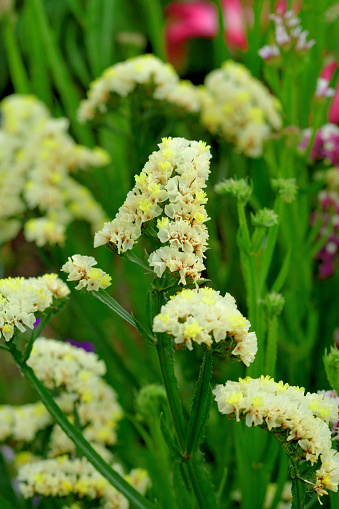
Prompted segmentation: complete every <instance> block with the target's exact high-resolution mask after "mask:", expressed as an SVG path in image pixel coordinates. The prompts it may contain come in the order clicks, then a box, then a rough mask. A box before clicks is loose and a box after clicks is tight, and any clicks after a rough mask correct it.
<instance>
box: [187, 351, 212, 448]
mask: <svg viewBox="0 0 339 509" xmlns="http://www.w3.org/2000/svg"><path fill="white" fill-rule="evenodd" d="M212 362H213V357H212V353H211V352H209V351H208V350H205V352H204V357H203V361H202V363H201V367H200V372H199V377H198V380H197V384H196V389H195V394H194V398H193V404H192V409H191V415H190V418H189V424H188V431H187V438H186V454H187V456H191V454H192V453H193V452H194V450H195V449H196V447H197V445H198V443H199V439H200V436H201V433H202V431H203V428H204V425H205V422H206V419H207V417H208V413H209V408H210V403H211V386H210V380H211V376H212Z"/></svg>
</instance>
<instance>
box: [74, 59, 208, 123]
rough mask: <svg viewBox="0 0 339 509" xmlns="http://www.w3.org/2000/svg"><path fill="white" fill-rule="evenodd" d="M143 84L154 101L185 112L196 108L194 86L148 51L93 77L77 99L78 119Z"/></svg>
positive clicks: (103, 109)
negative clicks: (181, 78)
mask: <svg viewBox="0 0 339 509" xmlns="http://www.w3.org/2000/svg"><path fill="white" fill-rule="evenodd" d="M138 86H139V87H140V86H143V87H144V88H145V89H146V90H148V92H149V93H148V95H149V96H150V97H152V98H153V99H154V100H156V101H167V102H170V103H174V104H175V105H178V106H179V107H180V108H183V109H184V110H186V111H188V112H193V111H197V110H199V107H200V106H199V101H198V97H197V91H196V88H195V87H194V86H193V85H192V84H191V83H190V82H186V81H184V82H183V81H181V80H180V79H179V76H178V75H177V73H176V72H175V70H174V68H173V67H172V66H171V65H170V64H168V63H164V62H162V61H161V60H159V58H157V57H155V56H154V55H151V54H146V55H140V56H138V57H135V58H130V59H128V60H126V61H125V62H119V63H118V64H115V65H113V66H112V67H109V68H108V69H106V70H105V71H104V72H103V74H102V76H100V78H98V79H96V80H95V81H93V82H92V83H91V85H90V89H89V91H88V93H87V99H85V100H84V101H82V102H81V103H80V107H79V110H78V118H79V121H80V122H82V123H84V122H86V121H88V120H91V119H93V118H94V117H95V115H96V113H98V112H100V113H105V112H106V111H107V103H108V101H109V100H110V99H119V98H121V97H126V96H128V95H129V94H131V93H132V92H134V91H135V90H136V89H137V87H138Z"/></svg>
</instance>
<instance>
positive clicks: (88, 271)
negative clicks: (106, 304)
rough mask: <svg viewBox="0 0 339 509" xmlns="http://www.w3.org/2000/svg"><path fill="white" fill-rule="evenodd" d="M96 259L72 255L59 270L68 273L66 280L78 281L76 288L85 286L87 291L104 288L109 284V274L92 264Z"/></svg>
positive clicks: (95, 262)
mask: <svg viewBox="0 0 339 509" xmlns="http://www.w3.org/2000/svg"><path fill="white" fill-rule="evenodd" d="M96 264H97V261H96V259H95V258H93V256H82V255H78V254H76V255H73V256H72V257H69V258H68V262H66V263H65V264H64V265H63V266H62V267H61V270H62V271H64V272H67V273H68V277H67V281H79V283H78V285H77V286H76V287H75V288H76V290H81V289H82V288H85V289H86V290H89V291H92V290H94V291H96V292H97V291H98V290H99V289H100V288H101V289H105V288H107V287H108V286H110V284H111V280H112V278H111V276H109V275H108V274H107V273H106V272H104V271H103V270H101V269H98V268H96V267H93V265H96Z"/></svg>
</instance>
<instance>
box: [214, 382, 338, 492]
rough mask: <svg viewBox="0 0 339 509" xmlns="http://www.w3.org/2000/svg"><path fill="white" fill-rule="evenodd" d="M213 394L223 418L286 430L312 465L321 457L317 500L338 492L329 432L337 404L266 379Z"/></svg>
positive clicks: (222, 388)
mask: <svg viewBox="0 0 339 509" xmlns="http://www.w3.org/2000/svg"><path fill="white" fill-rule="evenodd" d="M213 394H214V396H215V400H216V402H217V404H218V408H219V411H220V412H221V413H222V414H234V416H235V418H236V420H237V421H239V420H240V418H241V417H244V419H245V422H246V425H247V426H252V425H254V426H259V425H260V426H267V429H268V430H269V431H272V430H273V431H277V432H280V431H281V429H282V430H288V436H287V442H290V441H293V442H294V443H297V444H298V445H299V447H300V453H301V454H302V455H303V457H304V458H305V460H307V461H310V462H311V464H312V465H313V464H314V463H316V462H317V460H318V458H319V457H320V461H321V466H320V468H319V469H318V470H317V471H316V479H315V483H314V484H313V489H314V490H315V491H316V492H317V494H318V496H320V495H324V494H328V492H327V491H326V490H332V491H337V490H338V482H339V455H338V454H337V453H336V451H335V450H333V449H332V448H331V444H332V442H331V431H330V429H329V422H330V421H333V420H335V419H337V418H338V406H337V404H336V402H334V401H333V400H331V399H330V398H327V397H326V396H324V395H322V394H312V393H307V394H305V390H304V389H303V388H299V387H293V386H289V385H288V384H284V383H283V382H282V381H280V382H278V383H277V382H275V381H274V380H273V379H272V378H270V377H269V376H267V377H264V376H261V377H260V378H258V379H252V378H250V377H246V378H245V379H241V378H239V382H233V381H228V382H226V384H225V385H217V387H216V388H215V389H214V391H213Z"/></svg>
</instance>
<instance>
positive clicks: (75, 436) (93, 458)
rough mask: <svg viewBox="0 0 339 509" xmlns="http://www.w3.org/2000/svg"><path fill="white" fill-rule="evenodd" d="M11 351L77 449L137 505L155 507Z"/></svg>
mask: <svg viewBox="0 0 339 509" xmlns="http://www.w3.org/2000/svg"><path fill="white" fill-rule="evenodd" d="M11 353H12V355H13V357H14V359H15V361H16V363H17V364H18V366H19V367H20V369H21V372H22V374H23V375H24V377H25V378H26V379H27V380H28V381H29V383H30V384H31V385H32V387H33V389H34V390H35V391H36V393H37V394H38V396H39V398H40V400H41V401H42V403H43V404H44V405H45V407H46V409H47V410H48V412H49V413H50V414H51V416H52V417H53V418H54V420H55V421H56V423H57V424H58V425H59V426H60V428H61V429H62V430H63V431H64V432H65V433H66V435H67V436H68V437H69V438H70V439H71V440H72V442H73V443H74V444H75V445H76V447H77V449H78V450H79V451H81V452H82V454H83V455H84V456H85V457H86V458H87V459H88V461H89V462H90V463H91V464H92V465H93V466H94V468H96V470H97V471H98V472H99V473H100V474H101V475H103V476H104V477H105V478H106V479H107V481H108V482H109V483H110V484H111V485H112V486H114V488H116V489H117V490H118V491H120V492H121V493H122V494H123V495H124V496H125V497H126V498H127V499H128V500H129V501H130V502H131V503H132V504H134V505H135V506H136V507H138V508H140V509H154V505H153V504H152V503H151V502H150V501H149V500H147V499H146V498H144V497H143V496H142V495H140V493H139V492H138V491H136V490H135V489H134V488H133V487H132V486H131V485H130V484H128V483H127V482H126V481H125V479H123V477H121V476H120V475H119V474H118V473H117V472H115V471H114V470H113V469H112V468H111V466H110V465H109V464H108V463H106V462H105V461H104V460H103V459H102V458H101V456H99V454H98V453H97V452H96V451H95V450H94V449H93V447H92V446H91V445H90V443H89V442H87V440H85V439H84V437H83V436H82V434H81V433H80V431H79V430H78V429H77V428H76V427H75V426H74V425H73V424H71V423H70V422H69V420H68V419H67V417H65V415H64V414H63V413H62V411H61V409H60V408H59V406H58V405H57V404H56V403H55V401H54V399H53V398H52V396H51V394H50V393H49V391H48V390H47V389H46V388H45V387H44V386H43V385H42V383H41V382H40V381H39V380H38V378H37V377H36V375H35V374H34V371H33V370H32V369H31V368H30V367H29V366H27V364H26V363H25V362H24V361H23V360H22V357H21V354H20V352H19V351H18V350H17V349H16V347H15V346H14V345H12V346H11Z"/></svg>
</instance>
